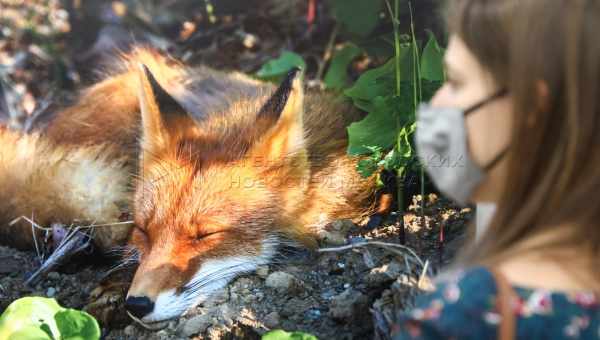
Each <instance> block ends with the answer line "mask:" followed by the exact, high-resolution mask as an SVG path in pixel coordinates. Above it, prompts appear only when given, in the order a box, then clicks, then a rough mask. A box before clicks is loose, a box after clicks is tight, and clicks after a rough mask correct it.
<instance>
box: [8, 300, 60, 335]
mask: <svg viewBox="0 0 600 340" xmlns="http://www.w3.org/2000/svg"><path fill="white" fill-rule="evenodd" d="M62 309H63V308H62V307H61V306H60V305H59V304H58V303H57V302H56V300H54V299H48V298H44V297H24V298H21V299H18V300H15V301H13V302H12V303H11V304H10V305H9V306H8V307H7V308H6V310H4V313H2V316H0V339H12V338H13V337H16V338H15V339H28V338H27V337H26V336H27V335H28V334H30V335H31V336H32V338H31V339H41V338H40V337H41V336H42V334H44V335H45V336H46V339H51V338H50V337H49V336H48V334H46V332H44V330H42V329H41V328H40V327H41V326H42V325H43V324H46V328H49V329H50V330H51V332H52V334H53V336H54V337H55V338H56V337H57V335H58V334H60V333H59V332H58V328H57V327H56V323H55V322H54V314H56V313H57V312H59V311H60V310H62ZM34 328H35V329H37V330H39V332H38V331H37V330H36V331H34V330H33V329H34ZM40 332H41V333H40Z"/></svg>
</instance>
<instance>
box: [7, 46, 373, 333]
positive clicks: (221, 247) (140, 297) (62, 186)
mask: <svg viewBox="0 0 600 340" xmlns="http://www.w3.org/2000/svg"><path fill="white" fill-rule="evenodd" d="M301 77H302V75H301V72H300V70H292V71H291V72H290V73H289V74H288V75H287V77H286V78H285V79H284V80H283V82H282V83H281V85H280V86H279V87H278V88H274V87H273V86H272V85H270V84H267V83H262V82H258V81H255V80H253V79H251V78H248V77H246V76H244V75H242V74H238V73H221V72H217V71H214V70H210V69H208V68H202V67H201V68H196V69H190V68H186V67H184V66H182V65H180V64H178V63H177V62H174V61H172V60H170V59H167V58H166V57H162V56H160V55H158V54H156V53H154V52H151V51H148V50H145V49H137V50H135V51H134V52H133V53H131V54H129V55H127V56H125V57H124V58H123V59H122V62H121V63H120V67H119V68H118V71H117V72H116V73H115V74H113V75H112V76H110V77H108V78H106V80H104V81H101V82H100V83H98V84H96V85H94V86H92V87H91V88H89V89H88V90H86V91H85V92H83V94H82V96H81V99H80V100H79V101H78V102H77V103H76V104H75V105H73V106H71V107H69V108H67V109H65V110H63V111H62V112H59V113H58V114H57V116H56V117H55V118H54V119H53V121H52V122H51V123H50V125H49V126H48V128H47V129H45V131H44V132H43V133H42V135H39V136H38V135H26V136H21V135H17V134H15V133H11V132H8V131H6V130H2V131H1V132H0V181H3V182H2V192H1V193H0V200H1V202H2V204H1V205H0V213H1V214H2V215H0V217H1V218H2V220H1V221H0V222H2V223H3V224H6V223H5V222H7V221H10V220H12V219H14V218H15V217H18V216H20V215H26V216H31V215H32V214H33V217H34V219H35V220H36V221H37V222H38V223H40V224H46V225H47V224H49V223H52V222H63V223H70V222H71V221H73V220H84V221H93V222H96V223H110V222H114V221H117V220H118V218H119V215H120V214H121V213H122V212H123V211H126V210H127V209H131V210H132V211H133V213H134V222H135V227H133V228H132V229H131V231H130V232H129V230H128V229H129V227H125V228H124V227H123V226H120V227H114V228H103V229H99V230H98V231H97V233H96V234H97V239H96V241H97V243H99V244H100V245H101V247H104V248H107V247H110V246H112V245H115V244H114V243H115V242H117V243H118V240H120V239H123V238H124V237H125V236H126V235H127V234H129V241H128V242H129V244H130V245H132V246H133V247H135V248H136V249H137V251H138V252H139V267H138V269H137V271H136V273H135V276H134V279H133V282H132V284H131V287H130V289H129V292H128V296H127V300H126V308H127V309H128V311H129V313H130V314H131V315H133V316H134V317H135V318H137V319H139V320H141V321H142V322H144V323H146V324H151V323H155V322H159V321H164V320H167V319H170V318H174V317H177V316H179V315H181V314H182V313H183V312H185V311H186V310H187V309H188V308H190V307H191V306H193V305H195V304H197V303H200V302H202V301H203V300H205V299H206V298H207V297H209V296H210V295H211V293H212V292H214V291H216V290H218V289H221V288H222V287H224V286H225V285H226V284H227V282H228V281H230V280H231V279H232V278H234V277H235V276H237V275H239V274H241V273H246V272H250V271H253V270H254V269H255V268H256V267H257V266H259V265H262V264H267V263H269V261H270V260H271V259H272V258H273V257H274V255H276V254H277V252H278V248H279V247H280V246H282V245H285V244H287V243H289V242H290V241H294V242H297V243H299V244H303V245H306V246H314V245H315V244H316V243H315V238H316V235H317V233H318V231H319V228H321V227H323V226H325V225H326V224H328V223H329V222H331V221H332V220H334V219H339V218H357V217H359V216H364V214H366V213H367V211H368V210H369V209H370V206H371V205H372V204H371V203H372V202H373V201H374V199H373V196H374V195H373V194H374V188H375V185H374V184H375V181H374V179H373V178H370V179H367V180H365V179H362V178H360V176H359V175H358V174H357V172H356V170H355V166H356V159H353V158H350V157H348V156H346V153H345V149H346V145H347V134H346V129H345V128H346V126H348V124H349V123H350V122H352V121H354V120H356V119H358V118H360V117H359V114H358V113H357V112H356V111H354V110H353V108H352V106H351V105H347V104H345V103H340V102H338V101H336V99H335V98H334V97H333V96H328V95H326V94H323V93H317V92H315V93H312V92H309V93H307V94H306V96H305V93H304V89H303V86H302V81H301ZM135 173H137V175H131V174H135ZM131 189H133V191H132V190H131ZM131 198H132V199H131ZM128 199H131V200H130V201H128ZM129 202H131V203H129ZM128 204H130V206H129V208H128ZM14 228H19V229H14ZM107 233H108V234H110V235H108V236H107ZM0 234H1V235H0V237H2V239H3V240H5V239H6V237H10V242H11V243H12V244H13V245H14V244H17V245H19V246H27V245H28V244H30V242H31V230H30V228H29V227H28V226H27V225H25V224H17V225H14V226H12V227H8V228H4V227H3V229H0Z"/></svg>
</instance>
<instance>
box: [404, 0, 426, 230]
mask: <svg viewBox="0 0 600 340" xmlns="http://www.w3.org/2000/svg"><path fill="white" fill-rule="evenodd" d="M408 8H409V12H410V33H411V36H412V45H413V60H414V70H415V72H414V73H413V81H414V84H413V100H414V108H415V110H416V109H417V105H418V103H419V102H420V101H421V100H422V99H423V92H422V84H421V65H420V63H419V61H420V56H419V46H418V45H417V38H416V36H415V21H414V18H413V9H412V3H411V2H410V1H409V2H408ZM420 172H421V174H420V175H421V188H420V189H421V223H424V222H425V171H424V169H423V167H422V166H421V169H420Z"/></svg>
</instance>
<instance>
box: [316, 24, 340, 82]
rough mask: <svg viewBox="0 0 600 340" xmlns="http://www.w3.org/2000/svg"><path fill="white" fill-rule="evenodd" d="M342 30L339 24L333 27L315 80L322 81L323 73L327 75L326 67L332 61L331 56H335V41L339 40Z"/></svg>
mask: <svg viewBox="0 0 600 340" xmlns="http://www.w3.org/2000/svg"><path fill="white" fill-rule="evenodd" d="M339 30H340V27H339V24H335V26H334V27H333V31H331V35H330V36H329V41H328V42H327V46H326V47H325V52H323V59H322V60H321V62H320V63H319V68H318V69H317V74H316V76H315V79H317V80H322V79H323V73H325V65H326V64H327V62H328V61H329V59H331V55H332V54H333V53H332V51H333V46H334V44H335V39H336V38H337V35H338V32H339Z"/></svg>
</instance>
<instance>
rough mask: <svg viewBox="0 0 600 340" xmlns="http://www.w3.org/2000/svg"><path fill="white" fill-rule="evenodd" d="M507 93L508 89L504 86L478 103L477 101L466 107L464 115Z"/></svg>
mask: <svg viewBox="0 0 600 340" xmlns="http://www.w3.org/2000/svg"><path fill="white" fill-rule="evenodd" d="M507 94H508V89H506V88H503V89H501V90H500V91H498V92H496V93H494V94H493V95H491V96H490V97H489V98H487V99H484V100H482V101H480V102H479V103H477V104H475V105H473V106H471V107H469V108H468V109H466V110H465V116H466V115H468V114H470V113H473V112H474V111H477V110H479V109H480V108H482V107H483V106H485V105H487V104H488V103H490V102H492V101H494V100H496V99H498V98H501V97H504V96H505V95H507Z"/></svg>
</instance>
